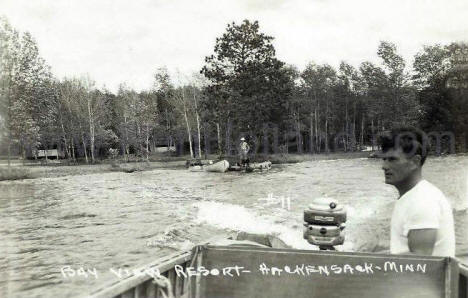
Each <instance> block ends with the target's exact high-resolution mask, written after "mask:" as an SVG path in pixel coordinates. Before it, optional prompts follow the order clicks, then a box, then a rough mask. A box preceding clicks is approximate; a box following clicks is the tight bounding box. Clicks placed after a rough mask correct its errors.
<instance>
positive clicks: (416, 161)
mask: <svg viewBox="0 0 468 298" xmlns="http://www.w3.org/2000/svg"><path fill="white" fill-rule="evenodd" d="M421 158H422V157H421V155H419V154H415V155H413V157H412V158H411V161H412V162H413V163H414V165H415V166H417V167H420V166H421Z"/></svg>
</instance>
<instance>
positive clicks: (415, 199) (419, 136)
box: [380, 127, 455, 257]
mask: <svg viewBox="0 0 468 298" xmlns="http://www.w3.org/2000/svg"><path fill="white" fill-rule="evenodd" d="M380 142H381V146H382V159H383V165H382V169H383V170H384V173H385V183H387V184H391V185H393V186H395V187H396V189H397V190H398V192H399V194H400V196H399V198H398V200H397V201H396V203H395V208H394V210H393V214H392V221H391V239H390V252H391V253H392V254H410V253H413V254H420V255H433V256H452V257H453V256H454V255H455V232H454V225H453V214H452V208H451V206H450V204H449V202H448V201H447V199H446V198H445V196H444V194H443V193H442V192H441V191H440V190H439V189H438V188H437V187H435V186H434V185H432V184H431V183H429V182H427V181H426V180H424V179H423V178H422V166H423V164H424V161H425V160H426V155H427V152H426V146H427V138H426V136H425V134H424V133H423V132H422V131H420V130H418V129H415V128H411V127H406V128H397V129H393V130H392V131H390V132H389V133H387V134H384V135H383V136H381V138H380Z"/></svg>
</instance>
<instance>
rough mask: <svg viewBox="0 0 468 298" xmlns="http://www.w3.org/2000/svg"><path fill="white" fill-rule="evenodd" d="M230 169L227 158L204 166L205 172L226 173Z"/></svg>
mask: <svg viewBox="0 0 468 298" xmlns="http://www.w3.org/2000/svg"><path fill="white" fill-rule="evenodd" d="M228 169H229V162H228V161H227V160H221V161H218V162H216V163H214V164H211V165H205V166H203V170H204V171H205V172H216V173H224V172H226V171H227V170H228Z"/></svg>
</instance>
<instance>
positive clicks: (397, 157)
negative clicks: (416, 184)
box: [382, 148, 420, 185]
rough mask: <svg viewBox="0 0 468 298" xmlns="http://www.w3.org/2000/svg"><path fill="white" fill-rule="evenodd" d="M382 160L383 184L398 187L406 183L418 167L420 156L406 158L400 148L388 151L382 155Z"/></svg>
mask: <svg viewBox="0 0 468 298" xmlns="http://www.w3.org/2000/svg"><path fill="white" fill-rule="evenodd" d="M382 160H383V164H382V170H384V174H385V183H387V184H391V185H398V184H401V183H402V182H404V181H406V180H407V179H408V178H409V177H410V176H411V175H412V174H413V173H414V171H415V170H416V169H417V168H418V167H420V162H419V161H420V156H419V155H414V156H412V157H408V156H407V155H406V154H405V153H404V152H403V151H402V149H401V148H398V149H396V150H395V149H389V150H388V151H387V152H386V153H383V156H382Z"/></svg>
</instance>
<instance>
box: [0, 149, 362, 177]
mask: <svg viewBox="0 0 468 298" xmlns="http://www.w3.org/2000/svg"><path fill="white" fill-rule="evenodd" d="M368 156H369V152H348V153H344V152H340V153H330V154H268V155H262V154H259V155H256V156H254V157H253V158H252V161H265V160H269V161H271V162H272V163H273V164H290V163H300V162H307V161H317V160H330V159H351V158H365V157H368ZM222 158H226V159H228V160H237V156H227V157H222ZM189 159H190V156H188V155H185V156H177V157H171V156H164V155H159V156H151V157H150V159H149V161H146V160H145V161H138V160H136V159H133V160H129V161H128V162H127V161H125V160H123V159H116V160H111V159H107V160H99V161H98V162H97V163H95V164H86V163H84V161H79V163H74V164H72V163H69V162H68V161H66V160H61V161H60V162H57V161H54V160H52V161H50V162H49V163H47V164H44V163H41V162H38V161H25V162H24V163H23V161H21V160H18V159H15V160H12V166H11V167H10V169H8V167H7V161H6V160H0V181H13V180H21V179H35V178H54V177H63V176H74V175H87V174H99V173H110V172H125V173H132V172H139V171H151V170H155V169H180V168H184V167H185V163H186V160H189ZM207 159H213V160H215V159H218V156H217V155H209V156H207Z"/></svg>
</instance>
